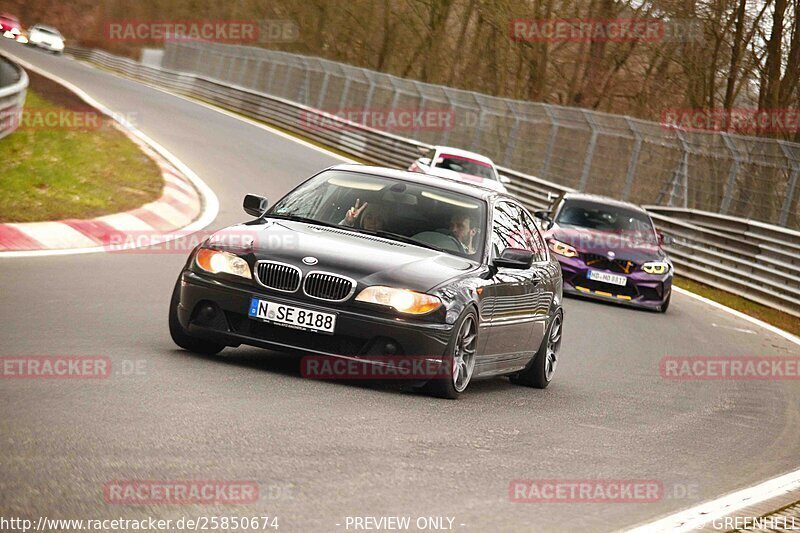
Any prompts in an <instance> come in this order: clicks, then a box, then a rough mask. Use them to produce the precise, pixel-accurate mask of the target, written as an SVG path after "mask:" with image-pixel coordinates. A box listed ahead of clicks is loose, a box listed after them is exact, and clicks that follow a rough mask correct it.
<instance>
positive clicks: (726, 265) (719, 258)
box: [67, 48, 800, 317]
mask: <svg viewBox="0 0 800 533" xmlns="http://www.w3.org/2000/svg"><path fill="white" fill-rule="evenodd" d="M67 52H68V53H70V54H72V55H73V56H75V57H77V58H79V59H84V60H87V61H90V62H92V63H94V64H97V65H99V66H101V67H103V68H105V69H109V70H112V71H115V72H118V73H121V74H123V75H126V76H129V77H131V78H133V79H137V80H139V81H142V82H145V83H149V84H152V85H155V86H158V87H162V88H165V89H168V90H171V91H173V92H176V93H179V94H184V95H187V96H191V97H194V98H198V99H201V100H204V101H208V102H211V103H213V104H215V105H218V106H220V107H222V108H225V109H228V110H231V111H234V112H236V113H240V114H242V115H245V116H248V117H252V118H254V119H257V120H262V121H264V122H268V123H270V124H274V125H276V126H278V127H280V128H283V129H285V130H288V131H291V132H294V133H296V134H299V135H302V136H305V137H308V138H311V139H314V140H315V141H317V142H320V143H322V144H324V145H326V146H330V147H332V148H335V149H337V150H339V151H341V152H343V153H346V154H349V155H352V156H353V157H355V158H358V159H359V160H362V161H366V162H369V163H376V164H381V165H386V166H392V167H400V168H406V167H408V166H409V165H410V164H411V162H412V161H414V159H416V158H417V157H419V154H420V152H421V151H422V150H424V149H429V148H430V147H431V145H429V144H427V143H423V142H420V141H417V140H414V139H409V138H406V137H402V136H399V135H394V134H391V133H387V132H384V131H379V130H376V129H374V128H369V127H365V126H363V125H359V124H355V123H352V122H346V121H343V120H340V119H338V118H337V117H334V116H330V115H327V114H325V113H321V112H319V111H318V110H317V109H316V108H314V107H311V106H308V105H304V104H301V103H298V102H293V101H290V100H288V99H286V98H282V97H276V96H273V95H270V94H266V93H262V92H259V91H257V90H254V89H248V88H245V87H239V86H235V85H233V84H231V83H229V82H225V81H221V80H216V79H213V78H210V77H208V76H202V75H197V74H191V73H186V72H177V71H173V70H169V69H165V68H157V67H153V66H147V65H143V64H141V63H138V62H136V61H134V60H132V59H128V58H123V57H118V56H114V55H111V54H109V53H107V52H103V51H100V50H88V49H82V48H68V50H67ZM309 115H311V116H315V117H317V118H319V119H320V120H322V119H324V120H326V121H333V122H337V121H338V122H339V123H340V127H335V128H329V127H325V128H309V125H308V124H309V123H308V121H307V120H304V117H305V118H308V116H309ZM500 172H501V173H502V174H504V175H507V176H508V177H509V178H511V183H510V184H509V190H510V192H511V193H512V194H514V195H515V196H517V197H518V198H520V200H522V201H523V202H524V203H525V204H526V205H527V206H529V207H530V208H531V209H541V208H544V207H547V206H548V205H549V204H550V202H551V201H552V200H553V199H554V198H555V197H557V196H558V195H560V194H561V193H563V192H564V191H568V190H572V189H571V188H570V187H566V186H564V185H561V184H557V183H554V182H552V181H548V180H544V179H541V178H539V177H536V176H531V175H528V174H524V173H521V172H518V171H515V170H512V169H509V168H504V167H500ZM648 209H649V210H650V212H651V214H652V216H653V218H654V220H655V222H656V225H657V227H659V228H660V229H661V230H663V231H664V232H665V233H666V234H668V235H669V236H671V237H673V238H674V241H673V242H672V243H671V244H669V245H668V246H667V250H668V252H669V253H670V255H671V257H672V259H673V262H674V264H675V266H676V271H677V273H678V274H680V275H683V276H685V277H687V278H690V279H694V280H696V281H700V282H703V283H707V284H708V285H711V286H714V287H717V288H720V289H724V290H728V291H731V292H734V293H736V294H740V295H742V296H744V297H746V298H748V299H751V300H753V301H756V302H759V303H762V304H764V305H767V306H770V307H773V308H776V309H780V310H783V311H785V312H788V313H791V314H793V315H796V316H799V317H800V232H797V231H793V230H789V229H786V228H781V227H777V226H773V225H769V224H764V223H758V222H752V221H747V220H742V219H741V218H739V217H726V216H722V215H718V214H715V213H706V212H701V211H697V210H689V209H684V208H675V207H673V208H669V207H663V206H651V207H649V208H648Z"/></svg>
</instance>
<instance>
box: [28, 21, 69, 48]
mask: <svg viewBox="0 0 800 533" xmlns="http://www.w3.org/2000/svg"><path fill="white" fill-rule="evenodd" d="M28 44H29V45H32V46H37V47H39V48H42V49H44V50H48V51H50V52H53V53H55V54H61V53H63V52H64V37H63V36H62V35H61V33H59V31H58V30H57V29H55V28H53V27H52V26H45V25H44V24H36V25H34V26H31V27H30V28H28Z"/></svg>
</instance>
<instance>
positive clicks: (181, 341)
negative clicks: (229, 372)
mask: <svg viewBox="0 0 800 533" xmlns="http://www.w3.org/2000/svg"><path fill="white" fill-rule="evenodd" d="M180 297H181V279H180V277H178V281H177V282H176V283H175V288H174V289H173V290H172V298H170V301H169V334H170V336H171V337H172V341H173V342H174V343H175V344H177V345H178V346H180V347H181V348H183V349H184V350H188V351H190V352H194V353H197V354H201V355H215V354H218V353H219V352H221V351H222V349H223V348H225V345H224V344H219V343H216V342H212V341H207V340H205V339H198V338H197V337H192V336H191V335H189V334H188V333H186V330H185V329H183V326H181V323H180V320H178V303H179V302H180Z"/></svg>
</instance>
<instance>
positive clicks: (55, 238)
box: [7, 222, 97, 248]
mask: <svg viewBox="0 0 800 533" xmlns="http://www.w3.org/2000/svg"><path fill="white" fill-rule="evenodd" d="M7 226H11V227H12V228H16V229H18V230H19V231H21V232H22V233H24V234H25V235H27V236H28V237H30V238H31V239H33V240H35V241H38V242H39V243H41V244H42V245H43V246H47V247H48V248H74V247H82V246H97V241H95V240H94V239H92V238H90V237H87V236H86V235H84V234H83V233H81V232H80V231H78V230H76V229H75V228H73V227H72V226H68V225H66V224H64V223H63V222H26V223H24V224H7Z"/></svg>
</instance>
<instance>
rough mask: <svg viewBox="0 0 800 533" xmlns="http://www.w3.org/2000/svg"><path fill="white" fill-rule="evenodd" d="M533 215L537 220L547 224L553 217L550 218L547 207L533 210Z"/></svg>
mask: <svg viewBox="0 0 800 533" xmlns="http://www.w3.org/2000/svg"><path fill="white" fill-rule="evenodd" d="M533 216H535V217H536V218H538V219H539V220H543V221H544V222H547V223H548V224H550V223H551V222H552V221H553V219H552V218H550V211H548V210H547V209H539V210H538V211H534V212H533Z"/></svg>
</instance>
